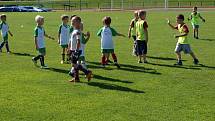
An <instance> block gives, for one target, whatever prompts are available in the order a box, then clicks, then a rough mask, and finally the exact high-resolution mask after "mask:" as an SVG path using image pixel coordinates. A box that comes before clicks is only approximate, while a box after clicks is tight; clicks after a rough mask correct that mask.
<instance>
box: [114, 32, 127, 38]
mask: <svg viewBox="0 0 215 121" xmlns="http://www.w3.org/2000/svg"><path fill="white" fill-rule="evenodd" d="M116 35H117V36H121V37H126V36H125V35H124V34H121V33H117V34H116Z"/></svg>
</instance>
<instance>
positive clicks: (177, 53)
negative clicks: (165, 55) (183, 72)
mask: <svg viewBox="0 0 215 121" xmlns="http://www.w3.org/2000/svg"><path fill="white" fill-rule="evenodd" d="M176 56H177V59H178V61H180V60H181V53H180V52H176Z"/></svg>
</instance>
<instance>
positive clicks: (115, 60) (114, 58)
mask: <svg viewBox="0 0 215 121" xmlns="http://www.w3.org/2000/svg"><path fill="white" fill-rule="evenodd" d="M111 55H112V58H113V60H114V62H117V57H116V54H115V53H112V54H111Z"/></svg>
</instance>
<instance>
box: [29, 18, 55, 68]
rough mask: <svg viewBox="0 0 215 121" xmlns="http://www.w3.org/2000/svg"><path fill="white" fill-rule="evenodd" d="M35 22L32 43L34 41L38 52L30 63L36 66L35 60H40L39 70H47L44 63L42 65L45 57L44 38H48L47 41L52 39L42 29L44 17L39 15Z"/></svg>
mask: <svg viewBox="0 0 215 121" xmlns="http://www.w3.org/2000/svg"><path fill="white" fill-rule="evenodd" d="M35 21H36V23H37V26H36V27H35V29H34V41H35V46H36V49H37V51H38V56H36V57H33V58H32V61H33V63H34V64H35V65H36V64H37V60H39V59H40V63H41V68H42V69H47V68H48V66H46V65H45V63H44V57H45V55H46V47H45V40H44V36H45V37H47V38H49V39H52V40H54V38H53V37H51V36H49V35H47V34H46V32H45V30H44V28H43V24H44V17H42V16H40V15H37V16H36V17H35Z"/></svg>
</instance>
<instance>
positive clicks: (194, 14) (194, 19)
mask: <svg viewBox="0 0 215 121" xmlns="http://www.w3.org/2000/svg"><path fill="white" fill-rule="evenodd" d="M199 19H201V20H202V21H203V22H205V19H204V18H203V17H202V16H201V15H200V13H199V12H197V7H194V8H193V12H192V13H191V15H190V16H189V18H188V21H189V20H191V23H192V26H193V36H194V38H196V39H199Z"/></svg>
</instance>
